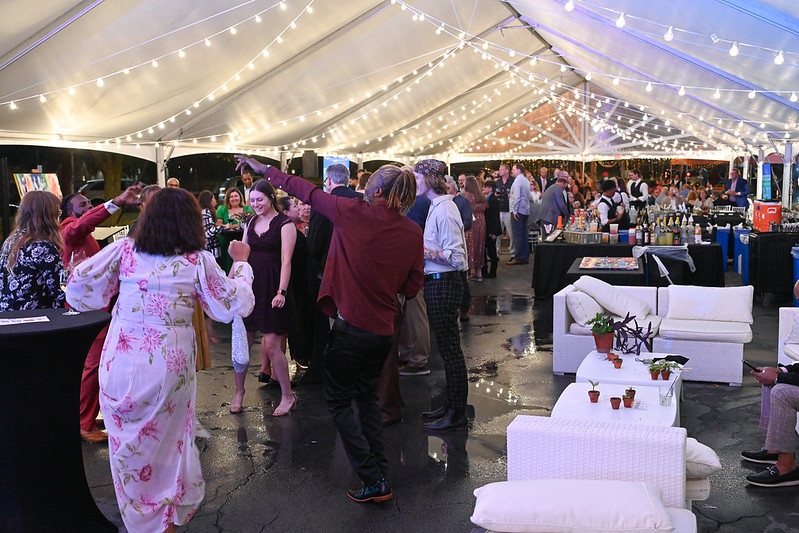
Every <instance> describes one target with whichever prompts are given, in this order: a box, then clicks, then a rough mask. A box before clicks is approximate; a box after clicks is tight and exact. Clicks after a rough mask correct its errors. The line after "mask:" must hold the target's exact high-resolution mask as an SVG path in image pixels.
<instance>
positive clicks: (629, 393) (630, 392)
mask: <svg viewBox="0 0 799 533" xmlns="http://www.w3.org/2000/svg"><path fill="white" fill-rule="evenodd" d="M624 394H626V395H627V396H629V397H630V398H632V399H633V400H635V389H627V390H626V391H624Z"/></svg>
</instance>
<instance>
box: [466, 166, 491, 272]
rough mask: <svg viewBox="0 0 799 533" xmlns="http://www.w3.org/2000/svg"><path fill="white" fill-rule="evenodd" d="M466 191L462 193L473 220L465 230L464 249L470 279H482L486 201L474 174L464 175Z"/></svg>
mask: <svg viewBox="0 0 799 533" xmlns="http://www.w3.org/2000/svg"><path fill="white" fill-rule="evenodd" d="M465 189H466V192H465V193H463V195H464V196H465V197H466V198H467V199H468V200H469V204H470V205H471V206H472V215H474V222H472V229H470V230H469V231H467V232H466V249H467V250H468V256H469V270H470V271H471V274H472V279H475V280H477V281H483V271H482V267H483V260H484V259H485V258H484V257H483V256H484V255H485V246H486V217H485V212H486V207H488V202H487V201H486V196H485V194H483V191H482V189H481V188H480V185H479V184H478V183H477V178H475V177H474V176H466V187H465Z"/></svg>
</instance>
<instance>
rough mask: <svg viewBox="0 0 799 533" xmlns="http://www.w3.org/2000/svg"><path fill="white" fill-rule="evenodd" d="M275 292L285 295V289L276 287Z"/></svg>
mask: <svg viewBox="0 0 799 533" xmlns="http://www.w3.org/2000/svg"><path fill="white" fill-rule="evenodd" d="M277 293H278V294H279V295H280V296H285V295H286V289H278V291H277Z"/></svg>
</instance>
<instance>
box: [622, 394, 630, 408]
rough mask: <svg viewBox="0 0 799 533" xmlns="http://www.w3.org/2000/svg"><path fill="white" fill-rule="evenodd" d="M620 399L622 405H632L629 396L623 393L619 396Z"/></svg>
mask: <svg viewBox="0 0 799 533" xmlns="http://www.w3.org/2000/svg"><path fill="white" fill-rule="evenodd" d="M621 401H622V402H624V407H632V406H633V399H632V397H631V396H628V395H626V394H625V395H624V396H622V397H621Z"/></svg>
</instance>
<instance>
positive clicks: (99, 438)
mask: <svg viewBox="0 0 799 533" xmlns="http://www.w3.org/2000/svg"><path fill="white" fill-rule="evenodd" d="M80 438H82V439H83V440H85V441H86V442H108V433H106V432H105V431H103V430H101V429H97V428H95V429H92V430H89V431H87V430H85V429H81V430H80Z"/></svg>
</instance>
